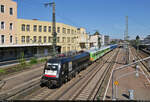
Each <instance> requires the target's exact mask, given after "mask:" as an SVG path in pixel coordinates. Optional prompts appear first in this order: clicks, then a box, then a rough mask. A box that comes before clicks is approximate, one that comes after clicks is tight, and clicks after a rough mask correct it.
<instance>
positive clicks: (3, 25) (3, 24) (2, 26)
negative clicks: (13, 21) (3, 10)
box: [1, 21, 5, 29]
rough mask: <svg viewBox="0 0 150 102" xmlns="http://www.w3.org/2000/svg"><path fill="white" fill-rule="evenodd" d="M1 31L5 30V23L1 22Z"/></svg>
mask: <svg viewBox="0 0 150 102" xmlns="http://www.w3.org/2000/svg"><path fill="white" fill-rule="evenodd" d="M1 29H5V22H3V21H2V22H1Z"/></svg>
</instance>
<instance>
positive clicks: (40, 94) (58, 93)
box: [23, 52, 113, 100]
mask: <svg viewBox="0 0 150 102" xmlns="http://www.w3.org/2000/svg"><path fill="white" fill-rule="evenodd" d="M111 53H113V52H110V55H111ZM108 55H109V54H108ZM108 55H105V57H106V56H108ZM103 57H104V56H103ZM102 62H103V61H102V60H98V61H97V62H96V63H94V64H92V65H91V66H89V67H91V68H87V69H86V70H88V71H87V72H85V74H84V75H83V76H82V77H81V76H80V75H81V73H83V72H84V71H85V70H84V71H82V72H80V73H79V74H78V75H77V77H76V78H73V79H72V80H71V81H69V82H68V83H66V84H64V85H63V86H62V87H61V88H59V89H48V88H46V87H44V88H40V89H39V90H37V91H35V92H33V93H31V94H29V95H27V96H26V97H24V98H23V99H30V100H44V99H48V100H53V99H54V100H58V99H61V98H62V97H63V96H64V94H65V93H67V92H68V91H69V90H71V89H72V88H73V87H74V86H75V85H76V84H78V83H79V82H80V81H81V80H83V79H85V78H86V77H88V75H89V76H90V73H92V72H93V68H94V69H95V67H96V66H97V65H98V64H99V63H102Z"/></svg>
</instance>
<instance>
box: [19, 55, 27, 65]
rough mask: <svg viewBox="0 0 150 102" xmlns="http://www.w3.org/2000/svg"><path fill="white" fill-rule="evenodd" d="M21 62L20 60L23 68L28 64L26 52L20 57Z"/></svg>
mask: <svg viewBox="0 0 150 102" xmlns="http://www.w3.org/2000/svg"><path fill="white" fill-rule="evenodd" d="M19 62H20V67H21V68H24V67H25V66H26V60H25V58H24V53H23V52H22V53H21V58H20V60H19Z"/></svg>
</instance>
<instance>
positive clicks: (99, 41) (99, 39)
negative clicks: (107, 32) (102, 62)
mask: <svg viewBox="0 0 150 102" xmlns="http://www.w3.org/2000/svg"><path fill="white" fill-rule="evenodd" d="M98 48H101V38H100V37H99V36H98Z"/></svg>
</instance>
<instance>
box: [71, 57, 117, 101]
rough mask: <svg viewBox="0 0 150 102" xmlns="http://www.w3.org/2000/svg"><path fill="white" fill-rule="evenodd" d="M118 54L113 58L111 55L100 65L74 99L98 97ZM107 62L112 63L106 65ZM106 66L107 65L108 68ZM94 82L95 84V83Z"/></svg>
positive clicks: (93, 98)
mask: <svg viewBox="0 0 150 102" xmlns="http://www.w3.org/2000/svg"><path fill="white" fill-rule="evenodd" d="M116 55H117V54H114V55H113V58H112V59H111V57H112V56H111V57H109V58H108V60H109V61H106V62H104V63H103V65H101V66H98V67H100V68H99V70H98V71H96V73H94V74H93V76H92V77H91V78H90V79H89V81H88V83H86V84H85V86H83V87H82V89H81V90H80V91H79V92H78V93H77V94H76V95H75V97H73V100H95V99H97V96H98V94H99V91H100V90H101V89H102V85H103V83H104V80H105V78H106V76H107V74H108V72H109V70H110V67H111V65H112V60H114V58H115V57H116ZM106 63H110V64H108V65H105V64H106ZM104 66H106V68H105V67H104ZM104 68H105V69H104ZM100 73H102V74H100ZM94 79H97V80H94ZM93 83H95V84H94V85H93ZM91 86H92V87H91ZM87 93H88V94H87Z"/></svg>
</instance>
